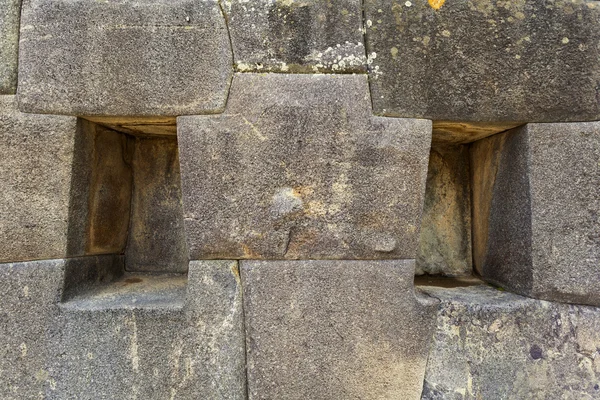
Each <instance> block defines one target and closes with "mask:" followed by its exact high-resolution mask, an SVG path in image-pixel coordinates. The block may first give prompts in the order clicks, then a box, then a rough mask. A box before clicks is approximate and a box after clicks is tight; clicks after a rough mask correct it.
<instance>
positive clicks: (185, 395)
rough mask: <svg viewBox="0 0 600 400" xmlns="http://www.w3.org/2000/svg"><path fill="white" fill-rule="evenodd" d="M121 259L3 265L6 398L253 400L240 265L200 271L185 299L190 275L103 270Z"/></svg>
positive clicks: (1, 359) (0, 323)
mask: <svg viewBox="0 0 600 400" xmlns="http://www.w3.org/2000/svg"><path fill="white" fill-rule="evenodd" d="M118 259H119V257H114V256H97V257H96V256H94V257H83V258H73V259H68V260H51V261H34V262H26V263H20V264H0V277H1V278H2V279H0V289H2V293H3V301H2V302H1V303H0V315H2V318H0V339H1V341H2V346H0V382H1V383H0V397H1V398H2V399H7V400H13V399H14V400H17V399H19V400H20V399H33V398H49V399H74V398H76V399H100V398H102V399H124V398H136V397H137V398H152V399H156V398H158V399H163V398H164V399H170V398H181V399H196V398H203V399H221V398H223V399H233V400H242V399H245V394H246V387H245V384H246V375H245V366H244V362H245V354H244V353H245V348H244V332H243V319H242V303H241V301H242V300H241V284H240V279H239V272H238V269H237V263H236V262H235V261H207V262H194V263H192V264H191V265H190V272H189V281H188V282H187V295H186V278H185V276H173V275H171V276H163V277H160V276H157V275H145V274H137V275H133V274H125V275H123V276H121V277H116V279H113V278H115V277H114V276H113V277H108V275H106V274H104V273H103V272H101V271H103V270H108V269H114V267H113V266H111V265H115V264H117V263H118ZM121 262H122V261H121ZM121 267H122V265H121ZM65 274H66V275H67V276H66V278H67V279H66V280H65V282H66V284H67V292H66V293H64V294H63V295H61V293H62V292H63V276H64V275H65ZM74 275H77V276H74ZM107 277H108V278H107ZM86 281H87V283H86ZM73 284H77V285H80V286H81V287H80V288H79V290H77V288H73V287H71V286H72V285H73ZM61 297H62V298H63V300H62V302H61Z"/></svg>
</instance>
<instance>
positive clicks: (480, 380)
mask: <svg viewBox="0 0 600 400" xmlns="http://www.w3.org/2000/svg"><path fill="white" fill-rule="evenodd" d="M420 289H422V290H423V291H425V292H426V293H427V294H429V295H431V296H434V297H437V298H439V299H440V300H441V302H440V305H439V310H438V316H437V327H436V329H435V333H434V335H433V338H434V339H433V344H432V346H431V352H430V353H429V359H428V361H427V372H426V373H425V384H424V388H423V396H422V399H423V400H458V399H464V400H467V399H473V400H475V399H568V400H582V399H597V398H599V397H600V354H599V351H598V343H600V310H598V309H597V308H592V307H586V306H575V305H567V304H560V303H550V302H546V301H540V300H533V299H528V298H525V297H521V296H519V295H515V294H512V293H508V292H503V291H499V290H496V289H494V288H491V287H489V286H486V285H478V286H471V287H460V288H434V287H427V288H426V287H420Z"/></svg>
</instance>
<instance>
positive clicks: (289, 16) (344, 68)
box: [224, 0, 367, 73]
mask: <svg viewBox="0 0 600 400" xmlns="http://www.w3.org/2000/svg"><path fill="white" fill-rule="evenodd" d="M224 9H225V13H226V14H227V18H228V25H229V30H230V33H231V42H232V45H233V54H234V61H235V66H236V68H237V70H238V71H259V72H260V71H264V72H267V71H277V72H288V71H289V72H312V73H314V72H364V71H366V64H367V57H366V53H365V46H364V44H363V33H362V7H361V2H360V1H359V0H330V1H318V0H308V1H293V0H286V1H281V0H258V1H251V2H248V1H247V0H231V1H225V2H224Z"/></svg>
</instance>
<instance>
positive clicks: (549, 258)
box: [471, 122, 600, 305]
mask: <svg viewBox="0 0 600 400" xmlns="http://www.w3.org/2000/svg"><path fill="white" fill-rule="evenodd" d="M599 165H600V123H597V122H596V123H564V124H528V125H526V126H524V127H521V128H518V129H515V130H512V131H509V132H507V133H504V134H500V135H495V136H492V137H489V138H487V139H484V140H481V141H479V142H476V143H475V144H474V145H473V146H472V150H471V166H472V174H473V178H472V181H473V206H474V213H473V216H474V220H473V226H474V230H473V232H474V236H473V239H474V240H473V246H474V261H475V266H476V268H477V269H478V271H479V273H480V274H481V275H482V276H483V277H484V278H485V279H486V280H488V281H490V282H492V283H494V284H497V285H500V286H502V287H505V288H507V289H509V290H511V291H515V292H517V293H520V294H524V295H527V296H533V297H536V298H541V299H546V300H555V301H564V302H571V303H582V304H592V305H600V295H599V293H598V288H597V286H598V285H597V282H599V281H600V235H599V234H598V226H599V223H600V219H599V218H600V185H599V184H598V182H600V168H599Z"/></svg>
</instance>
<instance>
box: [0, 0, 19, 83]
mask: <svg viewBox="0 0 600 400" xmlns="http://www.w3.org/2000/svg"><path fill="white" fill-rule="evenodd" d="M20 15H21V0H1V1H0V94H14V93H15V92H16V91H17V58H18V53H19V18H20Z"/></svg>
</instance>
